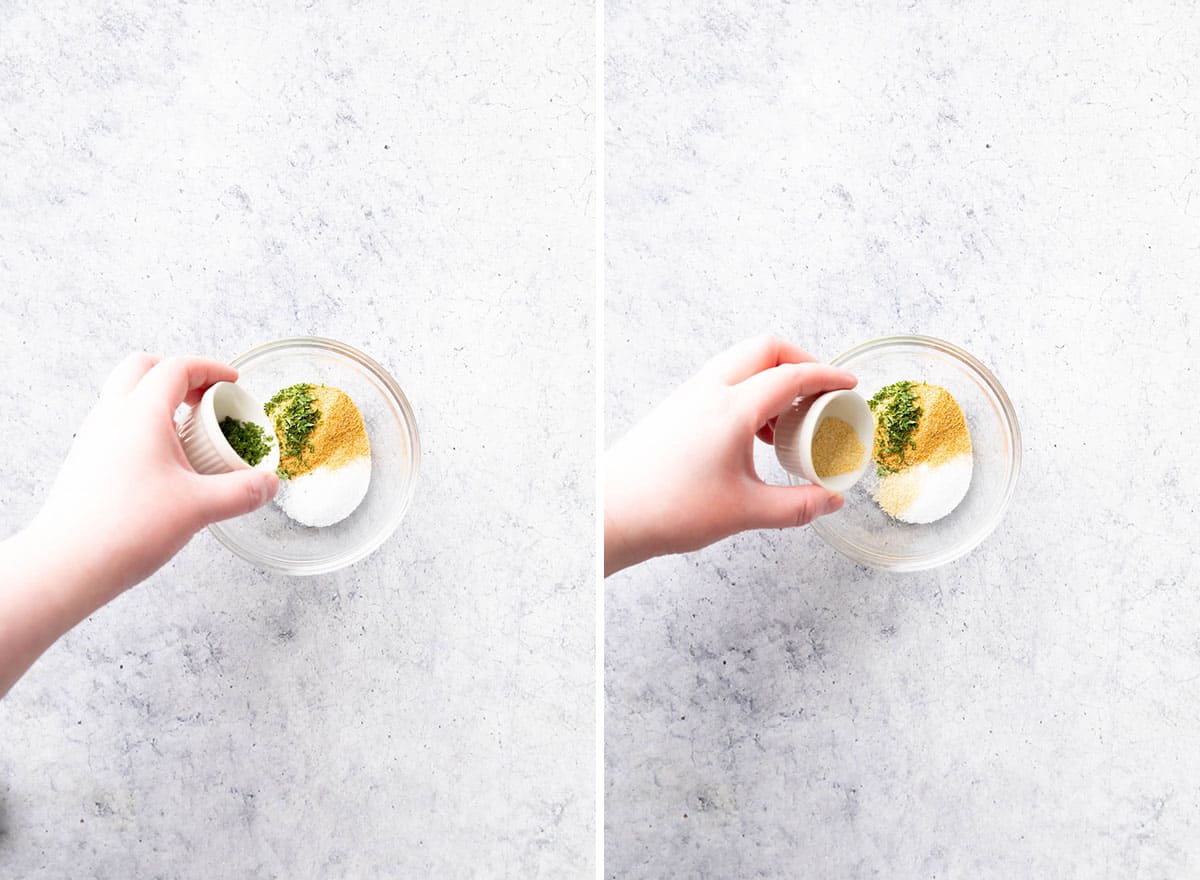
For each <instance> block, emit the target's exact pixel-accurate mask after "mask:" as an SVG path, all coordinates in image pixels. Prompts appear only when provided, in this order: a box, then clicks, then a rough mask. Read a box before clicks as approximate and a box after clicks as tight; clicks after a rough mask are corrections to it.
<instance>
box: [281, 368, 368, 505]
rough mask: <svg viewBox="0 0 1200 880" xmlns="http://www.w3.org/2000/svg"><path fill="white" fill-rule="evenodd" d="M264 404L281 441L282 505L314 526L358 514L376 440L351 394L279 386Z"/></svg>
mask: <svg viewBox="0 0 1200 880" xmlns="http://www.w3.org/2000/svg"><path fill="white" fill-rule="evenodd" d="M263 409H264V410H266V413H267V416H268V417H269V418H271V420H272V422H273V423H274V425H275V436H276V438H277V439H278V441H279V468H278V470H277V471H276V473H278V475H279V477H280V480H281V482H280V486H279V493H278V494H277V495H276V496H275V503H276V504H277V505H279V507H280V509H281V510H283V512H284V513H286V514H287V515H288V516H289V517H291V518H292V519H293V520H295V521H296V522H298V523H301V524H302V525H306V526H314V527H322V526H330V525H333V524H334V523H337V522H341V521H342V520H344V519H345V518H346V517H348V516H349V515H350V514H351V513H353V512H354V510H355V509H356V508H357V507H358V505H359V504H361V503H362V500H363V498H364V497H365V496H366V494H367V488H368V486H369V485H370V482H371V445H370V442H369V441H368V439H367V431H366V428H365V427H364V425H363V418H362V414H361V413H360V412H359V410H358V407H357V406H355V404H354V401H353V400H351V399H350V396H349V395H348V394H346V393H345V392H344V391H342V390H341V389H339V388H332V387H330V386H328V385H311V384H307V383H300V384H296V385H291V386H289V387H287V388H284V389H282V390H280V391H279V392H278V393H276V394H275V396H274V397H272V398H271V399H270V401H268V402H267V403H266V405H265V406H264V407H263Z"/></svg>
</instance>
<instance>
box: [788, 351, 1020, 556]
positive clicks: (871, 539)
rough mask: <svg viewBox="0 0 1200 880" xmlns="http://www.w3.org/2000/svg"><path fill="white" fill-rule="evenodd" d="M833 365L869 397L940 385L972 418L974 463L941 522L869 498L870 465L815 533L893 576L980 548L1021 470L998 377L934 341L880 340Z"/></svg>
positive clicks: (1013, 418)
mask: <svg viewBox="0 0 1200 880" xmlns="http://www.w3.org/2000/svg"><path fill="white" fill-rule="evenodd" d="M832 363H833V365H834V366H837V367H842V368H843V369H846V370H849V371H851V372H852V373H854V374H855V375H856V376H858V391H859V392H861V393H862V394H863V396H864V397H867V398H870V397H871V395H873V394H874V393H875V392H876V391H878V390H879V389H880V388H882V387H884V386H885V385H890V384H891V383H892V382H897V381H900V380H902V379H911V380H913V381H921V382H929V383H930V384H933V385H941V386H942V387H943V388H945V389H946V390H948V391H949V392H950V393H951V394H953V395H954V398H955V399H956V400H957V401H958V404H959V406H961V407H962V411H963V414H964V415H965V416H966V419H967V426H968V428H969V429H970V431H971V444H972V446H973V449H974V456H975V463H974V471H973V473H972V475H971V488H970V489H969V490H968V491H967V495H966V497H965V498H963V500H962V502H961V503H960V504H959V505H958V507H956V508H955V509H954V510H953V512H951V513H950V514H949V515H947V516H945V517H943V518H942V519H940V520H937V521H936V522H932V523H928V524H926V525H910V524H908V523H902V522H899V521H898V520H894V519H892V518H891V517H890V516H888V515H887V514H886V513H884V512H883V511H882V510H881V509H880V508H879V505H877V504H876V503H875V501H874V500H873V499H872V497H871V493H872V490H873V489H874V488H875V485H876V477H875V470H874V468H873V467H872V468H871V469H869V470H868V472H867V475H866V476H865V477H863V478H862V480H860V481H859V482H858V483H857V484H856V485H855V486H854V488H852V489H851V490H850V491H849V492H847V493H846V504H845V507H843V508H842V510H840V511H839V512H837V513H835V514H832V515H831V516H825V517H821V518H820V519H818V520H816V521H815V522H814V523H813V525H812V528H813V531H815V532H816V533H817V534H818V535H820V536H821V537H822V538H824V539H825V541H827V542H828V543H829V544H831V545H832V546H833V547H834V548H835V549H837V550H838V551H840V552H841V553H843V554H845V555H846V556H848V557H849V558H850V559H853V560H854V561H855V562H860V563H862V564H864V565H872V566H875V567H876V568H883V569H888V570H891V571H920V570H922V569H928V568H935V567H937V566H939V565H945V564H946V563H947V562H951V561H952V560H955V559H957V558H959V557H960V556H963V555H964V554H966V553H969V552H970V551H971V550H973V549H974V548H975V547H977V546H979V544H980V543H982V542H983V540H984V539H985V538H986V537H987V536H988V535H990V534H991V533H992V530H993V529H995V528H996V526H997V525H998V524H999V522H1000V520H1001V518H1002V517H1003V516H1004V511H1005V508H1007V507H1008V503H1009V501H1010V500H1011V499H1012V496H1013V491H1014V490H1015V489H1016V485H1017V473H1018V471H1020V469H1021V430H1020V428H1019V427H1018V426H1017V414H1016V412H1015V411H1014V410H1013V405H1012V402H1011V401H1010V400H1009V399H1008V395H1007V394H1006V393H1005V392H1004V389H1003V388H1002V387H1001V385H1000V383H999V382H998V381H997V380H996V377H995V376H993V375H992V374H991V372H990V371H989V370H988V369H987V367H985V366H984V365H983V364H981V363H980V362H979V361H978V360H976V359H975V358H974V357H972V356H971V355H969V354H967V352H965V351H963V350H962V349H961V348H959V347H957V346H955V345H951V344H950V343H948V342H943V341H942V340H940V339H932V338H930V337H928V336H889V337H886V338H884V339H874V340H871V341H870V342H864V343H863V344H862V345H859V346H856V347H854V348H852V349H850V350H849V351H847V352H846V353H845V354H842V355H839V356H838V357H836V358H834V359H833V361H832ZM788 480H789V481H790V482H791V483H793V484H800V483H802V482H804V481H803V480H802V479H800V478H798V477H793V476H791V475H789V476H788Z"/></svg>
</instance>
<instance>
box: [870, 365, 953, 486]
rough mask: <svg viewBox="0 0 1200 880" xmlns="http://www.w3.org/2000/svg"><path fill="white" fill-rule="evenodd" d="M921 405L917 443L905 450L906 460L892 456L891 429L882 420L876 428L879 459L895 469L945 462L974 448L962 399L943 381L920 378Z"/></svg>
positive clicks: (914, 438) (917, 387)
mask: <svg viewBox="0 0 1200 880" xmlns="http://www.w3.org/2000/svg"><path fill="white" fill-rule="evenodd" d="M912 391H913V394H915V395H916V396H917V405H918V406H920V407H921V417H920V418H919V419H918V420H917V429H916V430H915V431H913V433H912V438H911V439H912V442H913V443H914V444H915V445H914V446H913V447H911V448H909V449H907V450H905V453H904V462H903V464H901V463H900V461H899V460H898V457H896V456H888V455H887V453H886V452H885V451H884V450H886V449H887V446H888V437H887V431H886V429H885V428H884V426H883V423H882V421H881V422H880V423H879V424H878V425H877V426H876V428H875V460H876V461H878V462H881V463H886V464H887V465H888V467H890V468H893V469H895V470H903V469H905V468H910V467H912V466H914V465H918V464H925V463H928V464H930V465H938V464H943V463H944V462H947V461H949V460H950V459H952V458H956V457H958V456H960V455H965V454H970V452H971V432H970V431H969V430H968V429H967V420H966V417H965V416H963V411H962V409H961V408H960V407H959V405H958V401H957V400H955V399H954V397H953V396H952V395H951V394H950V392H949V391H947V390H946V389H945V388H942V387H941V386H940V385H930V384H928V383H925V382H917V383H915V384H914V385H913V387H912Z"/></svg>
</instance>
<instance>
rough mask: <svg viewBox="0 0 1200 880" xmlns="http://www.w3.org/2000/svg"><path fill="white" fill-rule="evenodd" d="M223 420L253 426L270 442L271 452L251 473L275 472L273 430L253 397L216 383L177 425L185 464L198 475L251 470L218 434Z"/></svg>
mask: <svg viewBox="0 0 1200 880" xmlns="http://www.w3.org/2000/svg"><path fill="white" fill-rule="evenodd" d="M226 416H229V417H230V418H234V419H237V420H238V421H241V422H253V423H254V424H256V425H258V427H260V428H261V429H262V430H263V433H265V434H266V436H268V437H270V438H271V450H270V452H268V453H267V455H266V457H265V458H263V460H262V461H260V462H259V463H258V464H256V465H254V470H259V471H274V470H275V468H277V467H279V442H278V441H277V440H276V438H275V426H274V425H272V424H271V421H270V420H269V419H268V418H267V414H266V413H265V412H264V411H263V407H262V404H261V403H260V402H259V401H258V400H257V399H255V397H254V395H252V394H250V392H248V391H246V390H245V389H244V388H242V387H240V386H238V385H236V384H234V383H233V382H218V383H216V384H215V385H213V386H211V387H210V388H209V389H208V390H207V391H205V392H204V396H203V397H201V398H200V402H199V403H198V404H196V406H194V407H193V408H192V411H191V412H189V413H188V414H187V417H186V418H184V420H183V421H182V422H181V423H180V424H179V426H178V429H177V430H178V433H179V441H180V443H182V444H183V452H184V455H186V456H187V460H188V463H189V464H191V466H192V469H193V470H194V471H195V472H196V473H198V474H225V473H229V472H230V471H236V470H242V469H244V468H248V467H250V465H248V464H247V463H246V462H245V461H243V460H242V457H241V456H240V455H238V454H237V453H236V452H234V451H233V447H232V446H230V445H229V441H228V440H226V439H225V435H224V434H223V433H221V420H222V419H224V418H225V417H226Z"/></svg>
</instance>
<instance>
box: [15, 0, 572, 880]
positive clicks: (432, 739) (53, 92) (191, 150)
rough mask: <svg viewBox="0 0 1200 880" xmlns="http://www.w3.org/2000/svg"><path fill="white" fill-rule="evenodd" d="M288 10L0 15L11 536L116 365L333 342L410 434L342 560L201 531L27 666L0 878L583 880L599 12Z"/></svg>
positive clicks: (21, 8)
mask: <svg viewBox="0 0 1200 880" xmlns="http://www.w3.org/2000/svg"><path fill="white" fill-rule="evenodd" d="M309 7H310V8H307V9H305V8H303V4H300V5H295V4H286V5H284V6H281V7H279V11H278V12H277V13H271V12H269V11H268V9H267V7H266V6H265V5H263V4H258V3H253V4H246V3H232V2H228V3H221V4H217V5H216V8H211V9H209V11H202V10H201V8H200V7H199V6H197V5H179V4H172V5H164V4H158V3H150V2H134V3H129V4H119V5H118V6H112V5H110V4H95V5H92V4H76V3H54V4H46V3H23V2H18V3H16V4H15V5H14V4H12V3H9V4H6V6H5V8H4V10H3V11H2V12H0V33H2V34H3V39H0V155H2V156H3V169H2V170H0V377H2V378H3V382H4V391H3V392H2V393H0V400H2V401H3V413H2V415H0V420H2V424H3V426H4V434H5V447H6V448H5V454H4V456H3V457H0V534H8V533H10V532H11V531H13V530H15V529H17V528H18V527H20V525H21V524H22V523H23V522H24V521H25V520H26V519H27V518H28V517H29V516H30V515H32V513H33V512H34V510H35V509H36V506H37V504H38V499H39V498H40V497H41V496H42V494H43V492H44V490H45V489H46V487H47V486H48V484H49V481H50V480H51V478H52V477H53V475H54V472H55V468H56V466H57V463H58V462H59V461H60V460H61V458H62V456H63V454H64V452H65V450H66V448H67V446H68V444H69V442H70V438H71V433H72V431H73V429H74V425H75V424H76V423H77V422H78V421H79V419H80V418H81V417H82V415H83V414H84V413H85V412H86V410H87V409H88V408H89V407H90V404H91V401H92V400H93V399H94V395H95V394H96V391H97V390H98V387H99V383H100V381H101V380H102V379H103V377H104V375H105V374H106V373H107V371H108V369H109V368H110V367H111V366H112V365H114V364H115V363H116V362H117V361H118V360H119V359H120V358H121V357H122V355H123V354H124V353H125V352H126V351H127V350H130V349H136V348H144V349H148V350H151V351H155V352H159V353H164V354H178V353H201V354H208V355H213V356H218V357H226V358H231V357H233V356H234V355H236V354H237V353H238V352H240V351H243V350H245V349H246V348H248V347H250V346H252V345H255V344H258V343H261V342H265V341H268V340H271V339H276V338H280V337H283V336H292V335H305V334H314V335H321V336H328V337H332V338H335V339H339V340H342V341H344V342H347V343H350V344H351V345H354V346H357V347H359V348H361V349H363V350H365V351H366V352H368V353H369V354H371V355H372V356H373V357H375V358H376V359H378V360H379V361H381V362H382V363H383V364H384V366H385V367H387V368H388V369H389V370H390V371H392V372H393V374H394V375H395V376H396V378H397V380H398V381H399V383H400V384H401V386H402V387H403V388H404V390H405V392H406V394H407V395H408V396H409V398H410V400H411V401H412V404H413V407H414V409H415V411H416V415H417V420H418V422H419V424H420V429H421V440H422V444H423V447H424V454H423V460H422V465H421V476H420V481H419V485H418V487H417V493H416V497H415V499H414V501H413V504H412V507H411V510H410V513H409V515H408V518H407V519H406V520H405V522H404V523H403V524H402V525H401V527H400V529H399V531H398V532H397V534H396V535H395V536H394V537H393V538H392V539H391V540H390V541H389V542H388V543H387V544H386V545H384V547H383V548H381V549H380V550H379V551H378V552H377V553H375V554H374V555H373V556H371V557H370V558H369V559H367V560H365V561H363V562H362V563H360V564H358V565H355V566H353V567H352V568H350V569H348V570H345V571H343V572H341V573H338V574H336V575H331V576H323V577H315V578H310V579H291V578H287V577H282V576H276V575H273V574H268V573H265V572H262V571H258V570H256V569H254V568H252V567H251V566H249V565H248V564H246V563H244V562H243V561H242V560H240V559H238V558H236V557H234V556H233V555H231V554H230V553H229V552H227V551H226V550H225V549H224V548H223V547H221V546H220V545H219V544H217V543H216V541H215V540H213V539H212V538H211V536H209V535H208V534H207V533H202V534H201V535H199V536H198V537H197V538H196V539H195V540H194V541H193V542H192V543H191V544H190V545H189V546H188V547H187V548H186V549H185V550H184V551H183V552H182V553H181V554H180V555H179V556H178V557H177V558H176V559H175V560H174V561H173V562H172V563H171V564H170V565H168V566H167V567H166V568H165V569H163V570H162V571H161V572H159V573H158V574H157V575H155V576H154V577H153V578H151V579H150V580H149V581H148V582H146V583H144V584H142V585H141V586H139V587H137V588H136V589H134V590H132V591H131V592H130V593H128V594H126V595H125V596H123V597H122V598H120V599H119V600H118V601H116V602H115V603H113V604H112V605H110V606H109V607H107V608H104V609H103V610H102V611H100V613H98V614H96V615H95V616H94V617H93V618H91V619H90V620H88V621H87V622H86V623H85V624H84V625H82V626H81V627H79V628H78V629H77V630H75V631H74V632H72V633H70V634H69V635H68V636H67V637H66V638H64V639H63V640H62V641H61V642H60V643H59V644H58V645H56V646H55V647H54V648H53V649H52V650H51V651H50V652H49V653H48V654H47V655H46V656H45V657H44V658H43V659H42V660H41V662H39V663H38V664H37V665H36V666H35V667H34V668H33V669H32V670H31V672H30V673H29V674H28V676H27V677H26V678H25V679H23V680H22V681H21V682H19V683H18V685H17V687H16V688H15V689H14V690H13V692H12V693H11V695H10V696H9V697H8V698H7V699H5V700H4V701H3V702H2V703H0V875H2V876H4V877H22V878H31V877H56V878H57V877H64V876H87V877H96V878H132V877H212V876H226V877H250V876H253V877H281V878H282V877H286V878H293V877H295V878H301V877H337V876H345V877H383V876H386V877H473V876H478V877H495V876H504V875H507V876H523V877H524V876H545V877H566V876H590V873H591V871H592V870H593V865H594V857H593V847H594V807H595V793H594V778H595V777H594V773H595V767H594V754H595V751H594V745H593V742H594V740H593V737H594V726H595V725H594V667H593V663H594V654H593V649H592V646H593V643H594V615H593V608H594V593H593V590H592V580H591V578H592V571H593V559H594V556H593V552H592V504H593V501H592V498H593V476H592V474H593V457H594V456H593V454H592V450H593V444H594V439H593V438H594V434H593V433H592V427H591V421H592V413H593V404H592V400H591V397H590V395H588V394H584V395H580V393H579V389H580V388H581V387H582V388H585V389H590V388H591V387H592V386H591V383H592V381H593V380H592V376H593V370H592V358H593V349H592V347H591V338H592V334H593V318H594V315H593V311H594V310H593V308H592V303H593V288H592V284H593V272H592V267H593V259H594V257H593V222H594V221H593V209H594V200H593V195H592V186H593V180H592V177H591V174H592V168H593V164H592V142H593V141H592V138H593V134H592V126H593V123H594V117H593V115H592V110H593V103H594V96H593V93H592V70H593V62H592V55H591V53H592V46H593V33H592V24H593V16H594V12H593V10H592V8H591V7H590V6H589V5H588V4H586V3H573V2H572V3H566V4H557V5H556V6H555V7H554V8H553V9H548V8H547V9H542V8H534V7H529V6H527V5H526V4H515V3H513V4H506V7H507V8H497V7H496V6H495V5H494V4H493V5H491V6H490V8H489V9H488V10H486V11H485V10H483V9H482V8H478V7H469V8H466V7H465V8H464V9H461V10H458V11H454V10H450V9H447V8H446V7H445V6H444V5H443V4H436V3H434V4H424V5H421V4H417V5H413V4H408V5H407V6H406V7H405V8H404V10H403V11H400V10H398V9H390V10H389V9H384V8H381V7H379V6H374V5H371V4H357V5H355V4H350V5H346V4H339V5H338V7H337V8H336V9H334V8H332V7H329V6H328V5H327V4H326V5H322V4H318V5H316V6H312V5H311V4H309ZM550 414H552V417H548V415H550Z"/></svg>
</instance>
